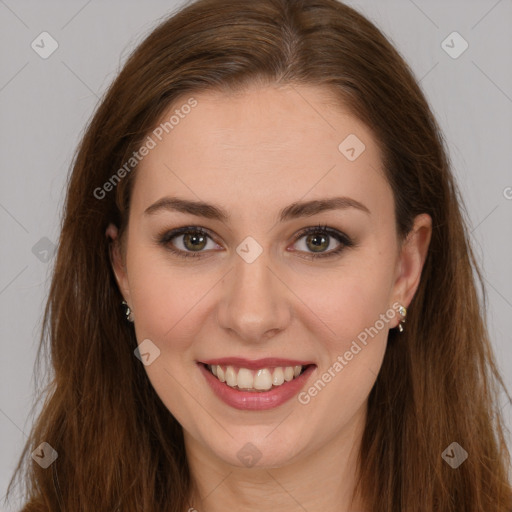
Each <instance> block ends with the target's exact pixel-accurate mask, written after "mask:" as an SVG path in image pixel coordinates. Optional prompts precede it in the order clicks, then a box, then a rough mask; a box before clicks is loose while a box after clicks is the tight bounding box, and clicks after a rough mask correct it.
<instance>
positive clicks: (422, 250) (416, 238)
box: [393, 213, 432, 324]
mask: <svg viewBox="0 0 512 512" xmlns="http://www.w3.org/2000/svg"><path fill="white" fill-rule="evenodd" d="M431 236H432V218H431V217H430V215H428V214H426V213H422V214H421V215H418V216H417V217H416V218H415V219H414V225H413V227H412V229H411V231H410V232H409V234H408V235H407V238H406V239H405V240H404V242H403V244H402V246H401V248H400V254H399V260H398V263H397V277H396V280H395V283H394V286H393V297H395V300H396V301H397V302H399V303H400V304H402V305H403V306H405V307H408V306H409V304H410V303H411V301H412V299H413V297H414V294H415V293H416V290H417V289H418V286H419V284H420V278H421V272H422V270H423V265H424V263H425V260H426V258H427V252H428V247H429V244H430V239H431ZM398 321H399V319H398V318H397V324H398Z"/></svg>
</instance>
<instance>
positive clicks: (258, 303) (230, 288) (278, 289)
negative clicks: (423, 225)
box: [217, 251, 292, 344]
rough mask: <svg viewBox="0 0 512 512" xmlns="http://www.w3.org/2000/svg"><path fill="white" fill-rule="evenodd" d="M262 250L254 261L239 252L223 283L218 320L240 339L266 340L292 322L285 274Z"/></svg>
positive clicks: (259, 341) (248, 342) (255, 341)
mask: <svg viewBox="0 0 512 512" xmlns="http://www.w3.org/2000/svg"><path fill="white" fill-rule="evenodd" d="M267 254H268V251H263V253H262V254H260V256H258V258H257V259H256V260H255V261H253V262H252V263H247V262H246V261H245V260H244V259H243V258H241V257H239V256H238V255H237V256H236V257H235V263H234V268H233V270H232V271H231V272H229V273H228V274H227V276H225V278H224V279H223V281H222V283H221V285H222V287H223V289H222V298H221V300H220V302H219V305H218V310H217V319H218V322H219V325H220V327H221V328H223V329H225V330H228V331H230V334H231V336H236V337H237V339H238V340H239V341H240V342H244V343H247V344H255V343H263V342H265V341H266V340H268V339H269V338H271V337H273V336H275V335H276V334H278V333H280V332H281V331H283V330H284V329H286V327H287V325H288V324H289V323H290V319H291V317H292V315H291V301H290V300H289V298H290V296H291V292H290V290H289V289H288V288H287V287H286V284H285V283H284V282H283V281H284V280H283V279H282V277H280V276H279V275H278V272H277V271H276V270H274V269H273V268H271V267H272V265H271V263H270V261H269V259H268V257H267Z"/></svg>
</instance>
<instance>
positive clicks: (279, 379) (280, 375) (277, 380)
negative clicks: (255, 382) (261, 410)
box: [272, 367, 284, 386]
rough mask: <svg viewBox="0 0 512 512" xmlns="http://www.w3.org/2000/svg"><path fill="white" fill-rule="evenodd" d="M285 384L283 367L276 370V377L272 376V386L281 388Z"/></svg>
mask: <svg viewBox="0 0 512 512" xmlns="http://www.w3.org/2000/svg"><path fill="white" fill-rule="evenodd" d="M283 382H284V372H283V369H282V368H281V367H278V368H276V369H275V370H274V375H273V376H272V384H274V386H280V385H281V384H282V383H283Z"/></svg>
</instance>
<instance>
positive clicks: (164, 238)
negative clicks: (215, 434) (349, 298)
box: [157, 225, 355, 260]
mask: <svg viewBox="0 0 512 512" xmlns="http://www.w3.org/2000/svg"><path fill="white" fill-rule="evenodd" d="M190 233H193V234H198V235H201V236H205V237H208V238H210V239H212V237H211V236H210V234H209V233H208V232H207V231H206V230H204V229H203V228H201V227H199V226H185V227H181V228H176V229H173V230H171V231H166V232H164V233H162V234H160V235H158V236H157V242H158V243H159V244H160V245H162V246H164V247H165V248H166V249H168V250H169V251H171V252H172V253H173V254H176V256H179V257H181V258H198V257H202V254H201V252H204V251H198V252H186V251H182V250H181V249H176V248H175V247H173V246H172V244H169V242H170V241H171V240H172V239H173V238H176V237H178V236H180V235H186V234H190ZM319 233H321V234H325V235H328V236H331V237H333V238H334V239H336V240H337V241H338V242H340V246H339V247H338V248H337V249H333V250H331V251H329V252H327V253H316V254H315V253H309V255H308V256H305V258H309V259H312V260H314V259H317V258H330V257H334V256H337V255H338V254H340V253H341V252H342V251H343V250H344V249H345V248H346V247H353V246H354V245H355V243H354V242H353V241H352V240H351V239H350V238H349V237H348V236H347V235H345V234H344V233H342V232H340V231H338V230H336V229H333V228H329V227H328V226H325V225H318V226H311V227H308V228H305V229H303V230H302V231H301V232H300V233H299V234H298V235H297V237H296V238H295V240H294V242H293V243H294V244H295V243H297V241H298V240H300V239H301V238H303V237H304V236H307V235H310V234H319ZM212 240H213V239H212Z"/></svg>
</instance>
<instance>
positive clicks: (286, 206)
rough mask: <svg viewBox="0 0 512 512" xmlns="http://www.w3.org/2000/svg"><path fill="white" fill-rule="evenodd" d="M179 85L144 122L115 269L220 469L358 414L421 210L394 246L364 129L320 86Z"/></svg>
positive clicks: (293, 453)
mask: <svg viewBox="0 0 512 512" xmlns="http://www.w3.org/2000/svg"><path fill="white" fill-rule="evenodd" d="M191 96H193V98H194V99H195V101H196V102H197V103H196V104H195V106H194V107H193V108H181V107H182V106H183V105H184V104H186V103H187V100H188V99H189V97H186V98H184V99H183V100H182V101H181V102H177V103H176V104H175V105H173V107H172V108H171V109H170V110H169V112H168V114H166V116H164V118H165V119H164V120H168V119H169V118H170V117H171V115H173V113H174V112H175V110H176V109H180V112H181V115H179V116H178V117H179V122H177V123H176V124H174V125H173V127H172V129H169V128H168V131H169V133H168V134H166V133H165V131H163V135H164V136H162V134H161V133H160V132H161V131H162V130H160V131H157V132H153V133H152V134H149V135H150V136H151V137H152V139H153V140H154V141H155V142H156V146H155V147H153V148H152V149H151V150H150V151H149V153H148V154H147V155H146V156H145V157H144V158H143V160H142V162H141V163H140V164H139V168H138V169H137V175H136V179H135V183H134V188H133V194H132V198H131V210H130V217H129V224H128V229H127V233H126V235H127V237H126V239H125V240H124V242H125V244H126V245H125V250H126V252H125V253H123V255H120V254H121V253H120V251H117V250H116V252H115V257H114V270H115V273H116V278H117V280H118V284H119V287H120V289H121V291H122V294H123V296H124V297H125V300H126V301H127V302H128V304H129V305H130V307H131V309H132V311H133V315H134V320H135V322H134V327H135V332H136V336H137V340H138V342H139V343H142V342H143V341H144V344H145V345H143V347H144V350H141V352H144V353H145V354H147V355H146V356H145V357H146V360H147V361H146V362H147V363H148V364H147V365H145V366H144V368H145V370H146V372H147V374H148V377H149V379H150V381H151V384H152V385H153V387H154V389H155V391H156V393H157V394H158V395H159V397H160V398H161V400H162V402H163V403H164V404H165V406H166V407H167V408H168V409H169V411H170V412H171V413H172V414H173V415H174V416H175V418H176V419H177V420H178V421H179V422H180V424H181V425H182V426H183V429H184V432H185V437H186V440H187V442H188V443H189V444H190V445H192V444H194V445H196V446H198V447H201V449H202V450H203V451H204V452H205V453H208V454H209V456H211V457H213V458H216V459H218V460H221V461H222V462H223V463H227V464H232V465H234V466H243V465H247V463H246V460H248V459H247V456H248V457H249V458H250V456H251V453H250V452H251V450H253V451H254V454H253V455H254V457H253V459H252V464H253V465H255V466H260V467H277V466H281V465H286V464H287V463H290V462H292V461H297V460H300V459H301V458H302V457H306V456H308V455H310V454H312V453H315V451H317V450H320V449H321V448H322V447H324V446H325V445H326V444H327V443H329V442H332V440H333V439H336V438H337V437H340V436H343V435H345V433H346V432H347V430H348V429H349V428H350V426H351V425H354V423H355V422H356V420H357V419H360V418H362V417H363V415H364V411H365V407H366V401H367V397H368V394H369V392H370V390H371V388H372V386H373V384H374V382H375V380H376V377H377V374H378V372H379V369H380V366H381V363H382V359H383V356H384V353H385V350H386V343H387V337H388V331H389V329H391V328H394V327H396V326H397V324H398V322H399V320H400V317H399V315H398V314H397V308H398V303H400V304H403V305H404V306H408V304H409V302H410V301H411V299H412V296H413V294H414V292H415V290H416V287H417V285H418V282H419V277H420V273H421V267H422V265H423V262H424V258H425V254H426V248H427V246H428V242H429V238H430V234H429V233H430V232H429V229H430V228H429V218H428V216H425V215H424V216H419V217H418V218H417V219H416V223H415V227H414V228H413V232H412V234H411V236H410V238H409V239H408V241H407V243H405V244H404V245H403V246H402V245H401V244H400V243H399V240H398V237H397V233H396V228H395V216H394V202H393V192H392V190H391V188H390V186H389V184H388V183H387V181H386V179H385V177H384V174H383V169H382V164H381V155H380V153H379V149H378V147H377V143H376V141H375V139H374V136H373V135H372V133H371V131H370V130H369V129H368V128H367V127H365V126H364V125H363V124H362V123H361V122H360V121H359V120H358V119H357V118H355V117H354V116H352V115H350V114H349V113H348V112H347V111H345V110H344V109H342V108H341V107H340V106H337V107H335V106H334V103H333V99H332V98H331V97H330V96H328V95H327V92H326V91H325V90H323V89H321V88H317V87H313V86H311V87H306V86H300V87H298V86H294V87H281V88H277V87H271V86H266V87H263V86H253V87H251V88H250V89H248V90H246V91H245V92H244V93H239V94H236V95H234V94H229V95H228V94H227V93H214V92H208V93H201V94H194V95H191ZM189 104H192V103H190V102H189ZM185 112H187V113H186V114H185ZM174 121H175V120H174ZM155 133H158V134H159V135H160V138H161V140H159V137H157V136H156V135H155ZM363 144H364V146H363ZM166 198H167V199H166ZM177 198H179V199H181V200H183V201H187V202H194V203H195V202H203V203H207V204H209V205H212V206H211V207H206V208H204V207H203V208H202V209H201V208H197V207H195V208H192V207H190V205H189V206H188V207H183V205H184V204H185V203H181V206H182V207H180V206H179V204H178V203H176V202H174V203H173V202H172V199H177ZM219 213H223V214H225V218H223V217H220V216H219ZM184 227H186V228H189V230H188V232H185V233H183V232H180V231H179V230H180V229H181V228H184ZM306 230H309V232H308V231H306ZM115 233H116V230H115V228H114V227H113V226H110V228H109V234H110V235H111V236H112V237H113V238H115V236H116V235H115ZM148 340H149V341H148ZM216 363H217V364H220V368H221V369H220V370H219V368H218V366H217V364H216ZM205 364H210V365H212V370H213V372H214V373H216V374H217V376H214V375H213V374H212V373H211V371H210V370H209V369H208V368H207V367H206V366H205ZM287 367H291V370H290V369H286V368H287ZM295 367H298V369H297V370H295ZM299 372H302V373H299ZM292 377H293V378H292ZM223 379H224V380H226V379H227V383H226V382H221V381H222V380H223ZM289 379H291V380H289ZM248 388H251V389H248ZM256 388H258V389H256ZM269 388H270V389H269ZM247 443H251V444H252V445H254V447H256V450H255V449H254V447H251V445H248V444H247Z"/></svg>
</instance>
